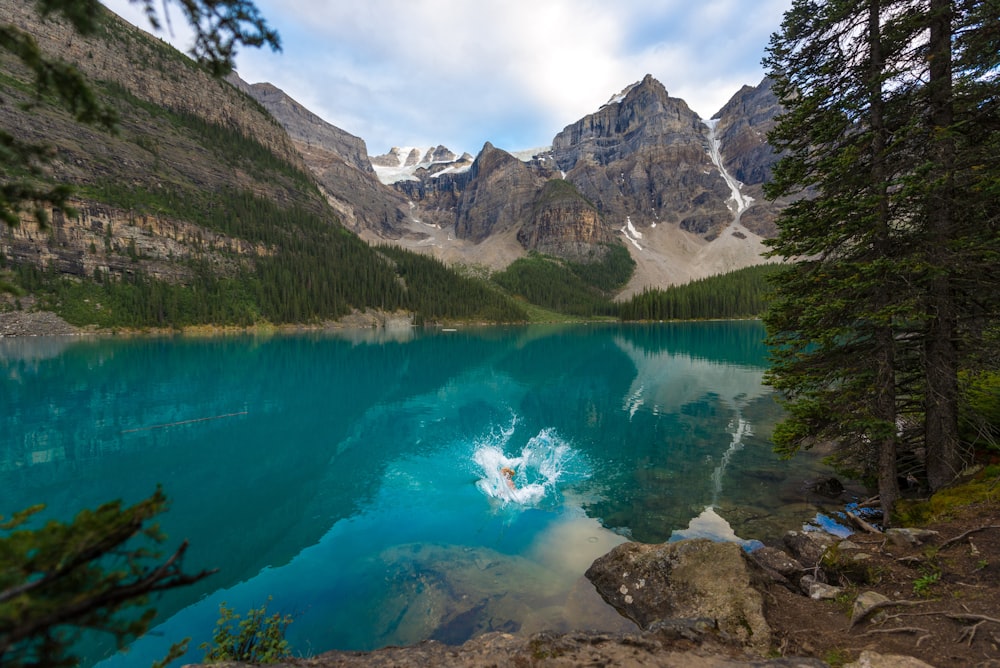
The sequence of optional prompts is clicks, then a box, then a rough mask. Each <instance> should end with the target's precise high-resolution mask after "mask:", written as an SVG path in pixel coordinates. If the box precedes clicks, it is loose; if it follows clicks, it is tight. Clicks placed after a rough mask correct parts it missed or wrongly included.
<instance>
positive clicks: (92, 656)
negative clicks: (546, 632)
mask: <svg viewBox="0 0 1000 668" xmlns="http://www.w3.org/2000/svg"><path fill="white" fill-rule="evenodd" d="M762 339H763V328H762V326H761V325H760V324H759V323H757V322H748V321H739V322H710V323H684V324H663V325H635V326H624V325H615V324H608V325H576V326H544V327H543V326H533V327H510V328H470V329H460V330H459V331H427V332H424V331H410V330H405V331H399V332H388V333H386V332H375V331H372V332H368V331H364V332H361V331H357V332H342V333H336V334H328V333H324V334H303V335H274V336H265V337H260V336H257V337H254V336H232V337H217V338H170V337H164V338H136V339H116V338H104V339H87V338H24V339H0V515H4V516H8V517H9V516H10V514H11V513H12V512H13V511H15V510H18V509H21V508H24V507H27V506H29V505H32V504H36V503H45V504H47V508H46V510H45V512H44V513H43V517H44V518H50V517H57V518H62V519H69V518H71V517H72V516H73V515H74V514H75V513H76V511H78V510H79V509H81V508H83V507H95V506H97V505H99V504H100V503H102V502H105V501H108V500H111V499H118V498H120V499H124V500H125V501H127V502H135V501H138V500H140V499H143V498H145V497H147V496H149V495H150V494H151V493H152V492H153V491H154V490H155V488H156V485H157V484H162V486H163V489H164V491H165V492H166V494H167V495H168V497H169V498H170V500H171V508H170V510H169V512H168V513H166V514H165V515H164V516H163V517H162V519H161V526H162V528H163V530H164V531H165V532H166V533H167V534H168V535H169V540H168V542H167V544H166V546H167V547H168V548H169V549H171V550H172V549H174V548H175V547H176V546H177V545H179V543H180V542H181V541H182V540H183V539H188V540H189V541H190V544H191V547H190V549H189V551H188V554H187V557H186V560H185V570H186V571H188V572H195V571H198V570H201V569H202V568H219V569H220V570H219V572H218V573H217V574H215V575H213V576H211V577H209V578H207V579H205V580H203V581H201V582H199V583H197V584H196V585H194V586H192V587H188V588H185V589H181V590H175V591H172V592H168V593H167V594H165V595H164V596H162V597H161V598H159V599H158V600H157V601H156V607H157V610H158V611H159V616H158V618H157V620H158V621H157V626H156V628H155V630H154V632H153V633H152V634H150V635H149V636H147V637H145V638H143V639H140V640H139V641H138V642H136V643H135V644H134V646H133V647H132V649H131V651H130V652H129V653H128V654H117V655H116V654H114V648H113V644H112V643H110V642H109V641H108V639H106V638H97V639H87V640H85V641H84V642H82V643H81V648H82V651H84V652H85V654H86V661H85V663H84V665H94V664H97V665H101V666H107V667H111V666H133V665H134V666H148V665H149V664H150V662H151V661H152V660H153V659H157V658H160V657H162V656H163V655H164V654H165V653H166V649H167V648H168V647H169V645H170V644H171V643H172V642H175V641H177V640H180V639H181V638H184V637H186V636H191V637H192V642H191V648H192V649H191V650H190V651H189V652H188V654H187V655H186V656H185V657H184V659H183V662H192V661H198V660H200V659H201V658H202V656H203V651H202V650H200V649H198V645H199V644H200V643H202V642H204V641H206V640H208V639H209V637H210V634H211V631H212V628H213V626H214V623H215V620H216V619H217V618H218V616H219V604H220V603H221V602H223V601H225V602H227V603H228V604H229V605H230V606H231V607H233V608H235V610H236V611H237V612H239V613H244V612H246V611H247V610H248V609H249V608H251V607H256V606H260V605H262V604H264V603H267V602H268V597H271V600H270V602H269V603H268V609H269V611H278V612H286V613H290V614H292V615H293V616H294V617H295V621H294V623H293V624H292V625H291V626H290V627H289V629H288V639H289V641H290V642H291V645H292V648H293V650H294V651H295V653H296V654H313V653H318V652H322V651H325V650H329V649H373V648H377V647H381V646H385V645H399V644H411V643H416V642H419V641H421V640H424V639H427V638H436V639H438V640H442V641H444V642H448V643H452V644H460V643H461V642H463V641H464V640H466V639H468V638H469V637H471V636H473V635H476V634H479V633H483V632H487V631H492V630H502V631H508V632H517V633H532V632H535V631H539V630H542V629H554V630H557V631H565V630H570V629H574V628H591V629H602V630H608V631H615V630H630V629H634V627H632V626H631V623H630V622H628V621H627V620H625V619H623V618H621V617H620V616H618V615H617V613H615V612H614V610H612V609H611V608H609V607H608V606H607V605H605V604H604V603H603V601H601V600H600V598H599V597H598V596H597V594H596V593H595V592H594V590H593V588H592V587H591V586H590V584H589V583H588V582H587V581H586V579H585V578H583V572H584V571H585V570H586V568H587V567H588V566H589V565H590V563H591V561H593V559H595V558H596V557H598V556H600V555H601V554H603V553H605V552H607V551H608V550H609V549H611V548H612V547H613V546H614V545H616V544H618V543H620V542H622V541H624V540H627V539H635V540H641V541H646V542H662V541H666V540H671V539H678V538H680V537H685V536H698V535H707V536H710V537H715V538H717V539H724V540H742V541H743V542H744V543H745V544H746V545H747V546H751V545H753V544H755V543H753V542H752V541H755V540H763V541H774V540H777V539H778V538H779V537H780V536H781V535H782V534H783V533H784V532H785V531H786V530H788V529H791V528H798V527H799V526H801V525H802V524H803V523H805V522H809V521H810V520H811V519H812V518H814V517H815V516H816V514H817V511H818V507H817V506H816V505H814V500H813V499H811V498H808V496H807V494H806V492H805V491H804V489H805V487H804V484H805V481H807V480H809V479H811V478H816V477H819V476H821V475H828V474H829V471H827V470H826V469H825V468H824V466H823V465H822V464H821V463H820V462H819V458H818V456H817V455H811V454H808V453H807V454H806V455H805V456H802V457H798V458H796V459H794V460H792V461H790V462H789V461H780V460H779V459H778V458H777V457H776V456H775V455H774V454H773V453H772V452H771V443H770V440H769V439H770V434H771V433H772V431H773V427H774V425H775V423H776V422H777V421H778V420H779V419H780V417H781V411H780V408H779V407H778V405H777V404H776V402H775V401H774V396H773V394H772V392H771V390H770V388H768V387H766V386H764V385H763V384H762V378H763V375H764V371H765V365H766V349H765V347H764V345H763V343H762ZM504 466H506V467H509V468H511V469H512V470H513V471H514V483H515V486H514V489H511V488H510V487H508V485H507V484H506V481H505V480H504V479H503V478H502V477H501V474H500V468H501V467H504Z"/></svg>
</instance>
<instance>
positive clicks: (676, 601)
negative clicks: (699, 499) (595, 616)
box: [586, 538, 771, 652]
mask: <svg viewBox="0 0 1000 668" xmlns="http://www.w3.org/2000/svg"><path fill="white" fill-rule="evenodd" d="M586 575H587V578H588V579H589V580H590V581H591V582H592V583H594V586H595V587H596V588H597V591H598V592H599V593H600V594H601V596H602V597H603V598H604V600H605V601H607V602H608V603H609V604H610V605H612V606H613V607H614V608H615V609H616V610H618V612H619V613H621V614H622V615H624V616H625V617H628V618H629V619H631V620H633V621H634V622H635V623H636V624H638V625H639V626H640V627H641V628H643V629H647V630H648V629H654V628H656V627H658V626H663V625H676V624H677V623H678V622H681V621H682V620H692V621H693V620H699V621H704V620H710V621H711V623H712V624H714V626H715V628H717V629H718V630H719V631H720V632H721V633H722V635H723V637H724V638H727V639H729V640H732V641H734V642H735V643H736V644H739V645H741V646H743V647H746V648H749V649H752V650H754V651H760V652H763V651H765V650H766V649H767V648H768V646H769V644H770V640H771V629H770V627H768V625H767V622H766V620H765V619H764V613H763V605H762V599H761V595H760V593H759V592H758V591H757V590H756V589H754V588H753V587H751V586H750V580H751V573H750V568H749V567H748V564H747V560H746V557H745V554H744V552H743V550H742V549H741V548H740V546H739V545H736V544H735V543H716V542H712V541H710V540H707V539H704V538H694V539H689V540H682V541H678V542H675V543H664V544H661V545H647V544H644V543H623V544H622V545H619V546H618V547H616V548H614V549H613V550H611V551H610V552H609V553H607V554H606V555H604V556H603V557H601V558H599V559H597V560H596V561H595V562H594V563H593V564H592V565H591V567H590V568H589V569H588V570H587V573H586Z"/></svg>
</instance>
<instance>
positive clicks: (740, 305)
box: [618, 264, 778, 320]
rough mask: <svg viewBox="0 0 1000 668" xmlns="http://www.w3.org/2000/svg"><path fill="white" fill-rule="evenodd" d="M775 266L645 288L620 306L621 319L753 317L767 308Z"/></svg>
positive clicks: (767, 265) (776, 269)
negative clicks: (770, 279) (681, 283)
mask: <svg viewBox="0 0 1000 668" xmlns="http://www.w3.org/2000/svg"><path fill="white" fill-rule="evenodd" d="M777 271H778V268H777V266H775V265H769V264H765V265H758V266H754V267H746V268H745V269H738V270H736V271H731V272H728V273H726V274H722V275H719V276H712V277H709V278H703V279H700V280H697V281H692V282H690V283H685V284H684V285H677V286H673V287H669V288H665V289H658V288H647V289H645V290H643V291H642V293H640V294H638V295H636V296H635V297H632V298H631V299H629V300H628V301H626V302H622V303H621V304H620V305H619V310H618V313H619V315H620V316H621V319H622V320H695V319H700V318H756V317H760V316H761V315H762V314H763V313H764V311H765V310H766V309H767V304H768V297H769V295H770V292H771V287H770V285H769V283H768V279H769V278H771V277H772V276H774V275H775V273H777Z"/></svg>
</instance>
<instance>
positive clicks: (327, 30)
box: [103, 0, 791, 155]
mask: <svg viewBox="0 0 1000 668" xmlns="http://www.w3.org/2000/svg"><path fill="white" fill-rule="evenodd" d="M103 1H104V3H105V4H106V5H107V6H109V7H110V8H111V9H112V10H114V11H115V12H116V13H118V14H120V15H122V16H124V17H125V18H127V19H129V20H130V21H132V22H134V23H136V24H137V25H139V26H140V27H142V28H144V29H147V30H148V29H149V25H148V23H147V22H146V20H145V18H144V17H143V15H142V14H141V12H140V11H139V9H138V6H137V5H134V4H131V3H130V1H129V0H103ZM255 4H256V5H257V7H258V8H259V9H260V11H261V13H262V14H263V15H264V16H265V17H266V18H267V20H268V23H269V24H270V25H271V27H273V28H275V29H276V30H277V31H278V32H279V33H280V35H281V40H282V52H280V53H273V52H271V51H270V50H258V49H244V50H242V51H241V52H240V53H239V55H238V56H237V59H236V65H237V70H238V72H239V74H240V76H241V77H242V78H243V79H245V80H246V81H247V82H249V83H257V82H261V81H268V82H270V83H272V84H274V85H276V86H278V87H279V88H281V89H282V90H284V91H285V92H286V93H287V94H288V95H290V96H291V97H293V98H294V99H296V100H298V101H299V102H300V103H302V104H303V105H305V106H306V107H307V108H309V109H310V110H311V111H313V112H314V113H316V114H318V115H319V116H321V117H322V118H323V119H325V120H327V121H328V122H330V123H332V124H333V125H336V126H337V127H339V128H342V129H344V130H346V131H348V132H350V133H351V134H354V135H357V136H359V137H361V138H362V139H364V140H365V142H366V143H367V145H368V152H369V153H370V154H372V155H377V154H381V153H385V152H387V151H388V150H389V148H390V147H392V146H434V145H437V144H444V145H445V146H447V147H448V148H450V149H452V150H454V151H456V152H459V153H461V152H462V151H468V152H469V153H472V154H473V155H475V154H476V153H477V152H478V151H479V149H480V148H482V145H483V144H484V143H485V142H487V141H489V142H492V143H493V144H494V145H496V146H498V147H500V148H503V149H507V150H521V149H528V148H535V147H541V146H546V145H548V144H550V143H551V141H552V137H553V136H554V135H555V134H556V133H558V132H559V131H560V130H562V129H563V128H564V127H565V126H566V125H569V124H570V123H573V122H575V121H577V120H579V119H580V118H582V117H583V116H585V115H586V114H588V113H591V112H593V111H595V110H596V109H598V108H599V107H600V106H601V105H602V104H604V103H605V102H607V101H608V99H609V98H610V97H611V96H612V95H614V94H615V93H617V92H619V91H620V90H622V89H623V88H625V87H626V86H628V85H629V84H631V83H634V82H636V81H639V80H640V79H642V77H643V76H645V75H646V74H647V73H648V74H652V75H653V76H654V77H655V78H656V79H658V80H659V81H660V82H661V83H662V84H663V85H664V86H665V87H666V89H667V91H668V92H669V93H670V95H671V96H673V97H679V98H682V99H684V100H685V101H686V102H687V103H688V105H689V106H690V107H691V108H692V109H693V110H694V111H695V112H696V113H698V114H699V115H700V116H702V117H705V118H707V117H710V116H711V115H712V114H714V113H715V112H716V111H718V110H719V108H720V107H722V105H723V104H725V102H726V101H727V100H728V99H729V98H730V96H732V95H733V94H734V93H735V92H736V91H737V90H739V88H740V87H741V86H743V85H744V84H749V85H756V84H757V83H759V82H760V80H761V79H762V78H763V76H764V71H763V69H762V67H761V65H760V60H761V58H762V57H763V55H764V48H765V47H766V45H767V42H768V38H769V37H770V34H771V33H772V32H774V31H775V30H777V29H778V27H779V25H780V23H781V17H782V14H783V13H784V11H785V10H787V9H788V8H789V7H790V6H791V0H755V1H754V2H748V1H747V0H696V1H695V2H691V0H616V1H615V2H609V1H608V0H256V2H255ZM155 6H157V7H159V8H161V12H162V6H163V5H162V4H161V3H155ZM167 6H168V7H169V8H170V10H171V12H172V13H171V18H172V21H171V24H172V26H173V31H172V33H171V32H170V31H164V32H161V33H160V36H161V37H163V38H164V39H167V40H168V41H170V42H172V43H173V44H174V45H175V46H177V47H178V48H179V49H181V50H185V51H186V50H187V48H188V47H189V46H190V40H189V39H188V33H187V32H186V31H183V30H181V28H182V24H183V17H182V16H181V15H180V12H179V11H178V9H177V5H176V4H169V3H168V4H167Z"/></svg>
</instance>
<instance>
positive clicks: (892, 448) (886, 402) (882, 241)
mask: <svg viewBox="0 0 1000 668" xmlns="http://www.w3.org/2000/svg"><path fill="white" fill-rule="evenodd" d="M881 13H882V3H881V2H879V0H871V2H870V3H869V6H868V56H869V59H868V67H869V71H868V86H869V98H868V121H869V123H870V124H871V133H872V149H871V150H872V163H871V165H872V166H871V183H872V187H873V189H874V191H875V194H876V197H877V199H876V206H877V208H878V210H877V214H876V219H875V226H876V231H875V238H874V243H873V251H874V254H875V256H876V258H885V257H888V256H889V254H890V253H891V251H892V248H891V239H890V236H889V229H890V228H889V215H890V214H889V185H888V177H887V174H886V168H885V152H886V145H887V143H888V141H887V135H888V131H887V128H886V124H885V115H884V106H885V103H884V100H883V95H882V72H883V69H884V67H885V59H884V56H883V55H882V37H881V34H882V28H881ZM879 266H883V267H884V266H885V265H884V264H883V265H879ZM886 271H887V270H886V269H880V270H878V273H879V274H881V276H882V286H881V287H882V289H881V290H879V287H878V286H876V297H875V308H874V312H875V317H876V318H879V319H880V320H881V322H877V323H876V325H875V333H874V337H873V339H874V341H873V343H874V346H875V351H874V361H875V387H874V388H873V390H874V393H875V398H874V401H873V413H874V417H875V418H876V419H877V420H878V421H880V422H881V423H882V424H883V425H885V426H886V428H884V429H883V430H882V431H883V433H879V434H878V435H877V436H875V440H876V442H877V444H878V493H879V501H880V502H881V505H882V523H883V524H884V525H885V526H889V524H890V523H891V521H890V518H891V515H892V510H893V507H894V506H895V505H896V499H898V498H899V481H898V475H897V465H896V454H897V452H896V451H897V447H896V446H897V436H896V429H895V424H896V370H895V369H896V367H895V346H894V341H895V336H894V334H893V327H892V321H891V319H889V316H887V315H881V314H884V313H885V311H886V309H887V308H888V307H889V305H890V304H889V302H890V299H891V297H890V295H889V294H888V292H889V290H888V288H889V281H888V280H887V277H886V276H885V274H886Z"/></svg>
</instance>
